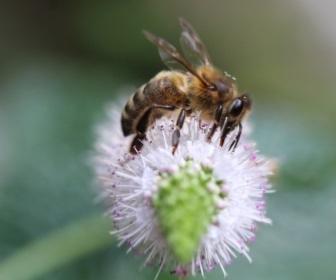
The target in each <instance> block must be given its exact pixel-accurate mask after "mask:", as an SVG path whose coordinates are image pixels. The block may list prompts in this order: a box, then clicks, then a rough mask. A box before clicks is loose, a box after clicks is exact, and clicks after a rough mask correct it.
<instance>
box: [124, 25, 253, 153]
mask: <svg viewBox="0 0 336 280" xmlns="http://www.w3.org/2000/svg"><path fill="white" fill-rule="evenodd" d="M180 26H181V29H182V33H181V36H180V44H181V47H182V50H183V53H184V55H185V56H184V55H183V54H182V53H180V52H179V51H178V50H177V49H176V48H175V47H174V46H173V45H172V44H170V43H169V42H168V41H166V40H165V39H163V38H160V37H158V36H156V35H154V34H152V33H150V32H148V31H144V35H145V37H147V39H148V40H149V41H150V42H151V43H153V44H154V45H155V46H156V47H157V48H158V50H159V54H160V57H161V59H162V61H163V62H164V63H165V64H166V65H167V66H168V68H169V69H170V70H169V71H161V72H159V73H158V74H157V75H156V76H155V77H154V78H152V79H151V80H150V81H149V82H147V83H146V84H144V85H142V86H141V87H140V88H139V89H138V90H137V91H136V92H135V93H134V94H133V95H132V96H131V97H130V98H129V100H128V101H127V103H126V105H125V107H124V109H123V112H122V115H121V127H122V131H123V134H124V135H125V136H128V135H131V134H135V136H134V138H133V140H132V142H131V145H130V149H129V151H130V153H132V154H137V153H139V152H140V150H141V149H142V147H143V144H144V141H145V140H146V131H147V129H148V128H149V127H151V126H152V125H153V123H154V122H155V120H157V119H159V118H160V117H162V116H167V115H169V114H171V113H172V112H173V111H178V117H177V120H176V123H175V127H174V131H173V134H172V153H173V154H174V153H175V151H176V149H177V147H178V144H179V140H180V130H181V129H182V127H183V123H184V121H185V118H186V117H187V116H189V115H190V114H192V113H195V112H198V113H199V115H200V120H203V121H206V122H208V123H211V127H210V128H209V131H208V132H207V141H209V142H211V139H212V137H213V135H214V134H215V132H216V131H217V130H218V129H219V130H220V141H219V145H220V146H223V145H224V142H225V139H226V136H227V135H228V134H229V133H230V132H232V131H233V130H235V128H238V131H237V133H236V136H235V137H234V140H233V141H232V143H231V144H230V146H229V150H232V151H234V150H235V148H236V147H237V145H238V143H239V139H240V136H241V133H242V119H243V118H244V116H245V115H246V113H247V112H248V111H250V109H251V99H250V97H249V96H248V95H247V94H241V95H240V94H239V92H238V88H237V84H236V81H235V78H233V77H231V76H230V75H229V74H227V73H226V72H222V71H220V70H219V69H217V68H216V67H215V66H213V64H212V62H211V60H210V57H209V54H208V51H207V49H206V47H205V45H204V44H203V42H202V41H201V39H200V37H199V35H198V34H197V33H196V31H195V30H194V28H193V27H192V26H191V24H190V23H189V22H188V21H186V20H185V19H183V18H181V19H180Z"/></svg>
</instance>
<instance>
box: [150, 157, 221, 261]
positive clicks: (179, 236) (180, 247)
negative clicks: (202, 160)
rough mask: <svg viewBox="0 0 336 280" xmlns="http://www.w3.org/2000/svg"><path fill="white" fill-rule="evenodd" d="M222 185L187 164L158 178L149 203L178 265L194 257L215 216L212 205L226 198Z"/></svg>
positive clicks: (205, 169)
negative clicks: (155, 191) (152, 204)
mask: <svg viewBox="0 0 336 280" xmlns="http://www.w3.org/2000/svg"><path fill="white" fill-rule="evenodd" d="M222 185H223V182H222V181H219V180H216V178H215V176H214V174H213V169H211V168H209V167H202V166H201V167H199V168H195V165H194V164H193V162H192V161H191V160H188V161H187V162H186V163H185V164H183V165H182V166H180V167H179V169H178V170H177V171H176V172H174V173H172V174H169V173H164V174H161V175H160V179H159V182H158V187H159V188H158V191H157V193H156V195H155V196H154V198H153V203H154V207H155V210H156V214H157V217H158V220H159V223H160V227H161V231H162V233H163V235H164V236H165V238H166V241H167V243H168V246H169V248H170V250H171V252H172V253H173V255H174V256H175V257H176V258H177V260H178V261H179V262H181V263H183V264H184V263H188V262H190V261H191V260H192V258H193V257H194V255H195V254H196V252H197V249H198V248H199V244H200V241H201V239H202V236H204V234H205V233H206V232H207V229H208V226H209V224H211V223H212V221H213V219H214V217H215V215H216V212H217V209H218V208H217V206H216V202H217V201H218V199H223V198H225V196H226V193H224V192H223V191H221V186H222Z"/></svg>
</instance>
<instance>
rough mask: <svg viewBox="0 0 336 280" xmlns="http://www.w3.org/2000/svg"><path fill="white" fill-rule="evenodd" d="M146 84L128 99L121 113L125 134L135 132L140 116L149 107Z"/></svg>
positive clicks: (122, 127)
mask: <svg viewBox="0 0 336 280" xmlns="http://www.w3.org/2000/svg"><path fill="white" fill-rule="evenodd" d="M144 88H145V85H143V86H141V87H140V88H139V89H138V90H137V91H136V92H135V93H134V94H133V95H132V96H131V98H130V99H129V100H128V101H127V103H126V105H125V107H124V110H123V112H122V115H121V129H122V132H123V133H124V135H125V136H127V135H130V134H132V133H135V132H136V131H135V126H136V123H137V120H138V119H139V117H140V116H141V115H142V114H143V112H144V111H145V109H146V108H147V107H148V102H147V100H146V96H145V94H144Z"/></svg>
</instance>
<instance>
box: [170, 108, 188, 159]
mask: <svg viewBox="0 0 336 280" xmlns="http://www.w3.org/2000/svg"><path fill="white" fill-rule="evenodd" d="M185 117H186V110H185V109H184V108H182V109H181V111H180V113H179V115H178V117H177V120H176V128H175V130H174V132H173V137H172V145H173V150H172V153H173V154H175V151H176V149H177V146H178V144H179V142H180V137H181V133H180V130H181V129H182V127H183V124H184V120H185Z"/></svg>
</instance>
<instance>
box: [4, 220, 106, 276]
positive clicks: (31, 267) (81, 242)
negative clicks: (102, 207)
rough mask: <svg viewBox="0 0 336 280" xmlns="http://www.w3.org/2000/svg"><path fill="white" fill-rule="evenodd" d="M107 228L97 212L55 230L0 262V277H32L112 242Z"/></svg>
mask: <svg viewBox="0 0 336 280" xmlns="http://www.w3.org/2000/svg"><path fill="white" fill-rule="evenodd" d="M110 227H111V224H110V222H109V221H108V220H107V219H104V218H103V217H101V216H100V215H99V216H92V217H88V218H86V219H84V220H81V221H79V222H76V223H74V224H72V225H68V226H65V227H64V228H62V229H57V230H56V231H53V232H51V233H50V234H48V235H47V236H46V237H44V238H42V239H40V240H37V241H34V242H32V243H31V244H29V245H27V246H25V247H24V248H22V249H21V250H19V251H18V252H16V253H15V254H14V255H12V256H10V257H8V258H7V259H5V260H4V261H3V262H2V263H0V279H11V280H29V279H36V278H37V277H39V276H41V275H43V274H45V273H47V272H50V271H52V270H55V269H57V268H59V267H61V266H62V265H65V264H68V263H70V262H72V261H74V260H77V259H79V258H81V257H83V256H85V255H88V254H90V253H93V252H95V251H98V250H100V249H102V248H105V247H107V246H108V245H109V244H111V242H112V238H111V236H110V235H109V234H108V232H109V230H110Z"/></svg>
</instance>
